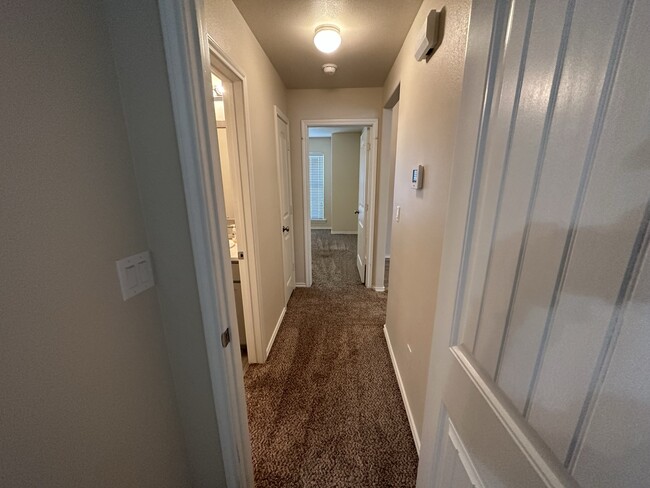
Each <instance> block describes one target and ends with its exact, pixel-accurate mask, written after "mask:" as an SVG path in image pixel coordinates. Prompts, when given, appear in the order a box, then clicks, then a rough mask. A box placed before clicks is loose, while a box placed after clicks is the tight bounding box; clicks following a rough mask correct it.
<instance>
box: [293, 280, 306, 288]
mask: <svg viewBox="0 0 650 488" xmlns="http://www.w3.org/2000/svg"><path fill="white" fill-rule="evenodd" d="M296 288H307V283H303V282H302V281H301V282H300V283H296Z"/></svg>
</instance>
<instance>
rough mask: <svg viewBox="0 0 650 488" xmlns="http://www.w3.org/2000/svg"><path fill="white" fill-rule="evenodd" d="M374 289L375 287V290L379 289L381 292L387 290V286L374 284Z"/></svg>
mask: <svg viewBox="0 0 650 488" xmlns="http://www.w3.org/2000/svg"><path fill="white" fill-rule="evenodd" d="M373 289H374V290H375V291H378V292H379V293H381V292H384V291H386V287H385V286H373Z"/></svg>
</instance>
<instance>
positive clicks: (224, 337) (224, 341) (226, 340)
mask: <svg viewBox="0 0 650 488" xmlns="http://www.w3.org/2000/svg"><path fill="white" fill-rule="evenodd" d="M228 344H230V327H228V328H227V329H226V330H225V331H224V332H223V333H222V334H221V345H222V346H223V347H228Z"/></svg>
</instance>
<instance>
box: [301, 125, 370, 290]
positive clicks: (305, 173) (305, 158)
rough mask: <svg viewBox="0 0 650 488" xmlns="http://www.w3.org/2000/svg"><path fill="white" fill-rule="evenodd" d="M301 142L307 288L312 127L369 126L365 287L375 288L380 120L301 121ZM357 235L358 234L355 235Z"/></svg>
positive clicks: (309, 248) (309, 257)
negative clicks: (373, 281) (310, 140)
mask: <svg viewBox="0 0 650 488" xmlns="http://www.w3.org/2000/svg"><path fill="white" fill-rule="evenodd" d="M300 122H301V130H300V136H301V142H302V164H301V168H302V202H303V220H304V222H303V227H304V234H305V236H304V246H305V248H304V250H305V282H306V283H307V286H311V284H312V272H311V218H310V217H311V213H310V209H309V169H308V164H309V146H308V144H307V141H308V140H309V127H337V126H359V125H362V126H367V127H369V128H370V130H369V140H368V142H369V144H370V145H371V149H370V151H369V155H370V158H369V160H368V166H367V168H366V182H367V183H369V185H368V192H367V198H366V204H367V205H368V211H367V212H366V216H367V217H366V218H367V220H366V228H367V232H366V253H367V258H366V280H365V286H366V287H367V288H372V279H373V274H374V273H373V272H374V268H373V258H374V247H375V218H376V206H377V205H376V202H375V195H376V188H377V160H378V154H377V151H378V148H377V140H378V138H379V136H378V134H379V119H309V120H301V121H300ZM337 233H338V234H347V233H348V232H332V234H337ZM354 233H355V234H356V232H354Z"/></svg>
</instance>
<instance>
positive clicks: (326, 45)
mask: <svg viewBox="0 0 650 488" xmlns="http://www.w3.org/2000/svg"><path fill="white" fill-rule="evenodd" d="M314 44H315V45H316V49H318V50H319V51H321V52H324V53H326V54H329V53H333V52H334V51H336V50H337V49H338V48H339V46H340V45H341V31H340V30H339V28H338V27H336V26H335V25H321V26H319V27H317V28H316V33H315V34H314Z"/></svg>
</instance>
